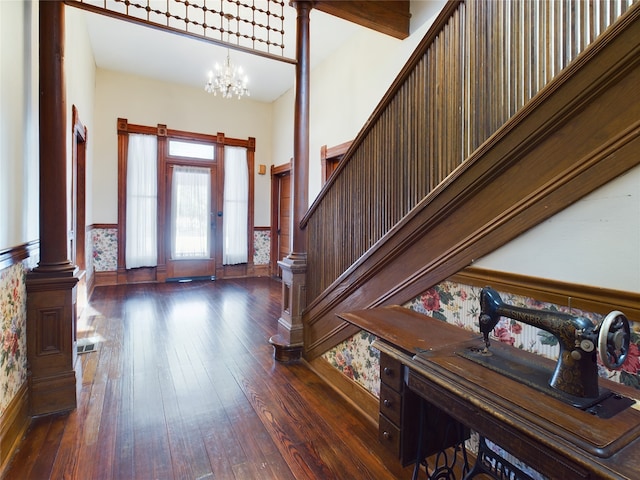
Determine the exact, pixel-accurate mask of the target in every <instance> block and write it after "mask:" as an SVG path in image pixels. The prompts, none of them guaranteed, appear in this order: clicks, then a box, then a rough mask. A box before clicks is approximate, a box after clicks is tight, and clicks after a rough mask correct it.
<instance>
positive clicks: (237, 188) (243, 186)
mask: <svg viewBox="0 0 640 480" xmlns="http://www.w3.org/2000/svg"><path fill="white" fill-rule="evenodd" d="M248 216H249V171H248V168H247V149H246V148H242V147H224V216H223V217H222V234H223V237H224V240H223V248H222V263H223V264H225V265H235V264H238V263H246V262H247V253H248V252H247V245H248V232H247V223H248V222H247V220H248Z"/></svg>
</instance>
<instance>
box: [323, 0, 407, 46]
mask: <svg viewBox="0 0 640 480" xmlns="http://www.w3.org/2000/svg"><path fill="white" fill-rule="evenodd" d="M313 6H314V8H315V9H317V10H320V11H322V12H324V13H328V14H330V15H334V16H336V17H338V18H342V19H344V20H348V21H350V22H353V23H357V24H358V25H362V26H363V27H367V28H370V29H372V30H375V31H377V32H380V33H384V34H386V35H390V36H392V37H395V38H399V39H400V40H404V39H405V38H407V37H408V36H409V21H410V19H411V13H410V11H409V2H408V1H404V0H394V1H375V2H371V1H363V0H359V1H357V0H356V1H354V0H343V1H340V2H336V1H335V0H334V1H329V0H316V1H314V5H313Z"/></svg>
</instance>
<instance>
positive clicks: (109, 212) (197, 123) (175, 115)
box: [91, 69, 273, 227]
mask: <svg viewBox="0 0 640 480" xmlns="http://www.w3.org/2000/svg"><path fill="white" fill-rule="evenodd" d="M119 117H121V118H126V119H127V120H128V121H129V123H132V124H137V125H147V126H155V125H157V124H164V125H166V126H167V127H168V128H170V129H175V130H183V131H190V132H196V133H206V134H213V135H215V134H216V133H217V132H223V133H224V134H225V135H226V136H227V137H233V138H248V137H255V139H256V155H255V165H256V168H255V170H256V175H255V217H254V222H255V226H257V227H260V226H268V225H269V224H270V217H269V211H270V210H269V198H270V177H269V175H258V174H257V171H258V167H257V166H258V165H259V164H265V165H271V152H272V144H271V142H272V135H273V131H272V107H271V105H270V104H265V103H261V102H255V101H252V100H249V99H242V101H238V100H237V99H223V98H220V97H214V96H213V95H210V94H207V93H206V92H205V91H204V90H203V89H196V88H189V87H184V86H181V85H176V84H168V83H163V82H158V81H154V80H150V79H146V78H142V77H135V76H131V75H126V74H122V73H119V72H114V71H108V70H103V69H98V70H97V71H96V101H95V135H94V136H93V137H92V138H94V139H95V143H94V172H93V184H92V185H91V189H92V190H93V218H94V221H95V222H96V223H117V220H118V155H117V145H118V144H117V130H116V122H117V119H118V118H119Z"/></svg>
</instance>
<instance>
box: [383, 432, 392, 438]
mask: <svg viewBox="0 0 640 480" xmlns="http://www.w3.org/2000/svg"><path fill="white" fill-rule="evenodd" d="M382 437H383V438H384V439H385V440H389V439H390V438H391V434H390V433H389V432H387V431H386V430H385V431H384V432H382Z"/></svg>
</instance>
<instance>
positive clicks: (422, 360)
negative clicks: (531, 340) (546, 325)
mask: <svg viewBox="0 0 640 480" xmlns="http://www.w3.org/2000/svg"><path fill="white" fill-rule="evenodd" d="M338 316H339V317H340V318H342V319H343V320H345V321H347V322H349V323H351V324H353V325H356V326H358V327H359V328H361V329H363V330H366V331H368V332H370V333H372V334H373V335H375V336H376V337H377V340H376V341H375V343H374V346H375V347H376V348H378V349H379V350H380V352H381V362H380V363H381V373H380V375H381V379H382V382H383V384H382V386H381V406H380V408H381V415H380V419H381V423H380V430H381V435H380V440H381V441H382V442H384V441H390V445H391V448H394V449H397V452H396V453H397V454H398V456H399V458H400V459H401V460H403V461H404V462H405V463H406V462H407V459H408V458H409V457H408V455H409V456H410V455H411V454H412V453H409V454H407V452H415V449H416V446H415V445H414V443H415V441H416V440H415V434H414V433H411V435H403V429H404V430H410V429H411V428H412V427H411V426H412V425H415V423H416V418H417V415H418V413H417V412H416V407H415V402H406V401H403V400H402V396H407V395H409V394H411V395H413V394H417V395H418V396H419V397H420V398H422V399H424V400H426V403H424V402H423V404H426V405H429V406H430V407H428V408H434V409H438V410H439V411H442V412H445V413H446V414H448V416H450V417H452V418H454V419H455V420H457V421H458V422H460V423H461V424H463V425H465V426H467V427H469V428H470V429H472V430H474V431H476V432H478V433H479V434H480V435H481V436H484V437H486V438H487V439H489V440H491V441H493V442H495V443H496V444H498V445H500V446H501V447H502V448H504V449H505V450H507V451H508V452H510V453H511V454H512V455H513V456H515V457H516V458H518V459H520V460H521V461H523V462H525V463H526V464H527V465H529V466H530V467H532V468H534V469H535V470H536V471H538V472H540V473H541V474H543V475H545V476H547V477H548V478H551V479H572V480H573V479H596V478H606V479H629V480H630V479H633V480H638V479H640V411H639V410H638V409H639V408H640V391H638V390H635V389H631V388H628V387H626V386H624V385H620V384H617V383H615V382H612V381H608V380H606V379H599V382H600V387H601V388H602V387H606V388H607V389H609V390H611V391H612V392H614V393H616V394H620V395H621V396H623V397H625V398H626V399H632V400H633V399H635V400H636V403H635V404H634V405H633V406H631V407H629V408H626V409H624V410H623V411H621V412H620V413H617V414H616V415H614V416H613V417H612V418H607V419H603V418H599V417H598V416H595V415H593V414H591V413H588V412H586V411H583V410H580V409H578V408H576V407H573V406H572V405H569V404H567V403H565V402H563V401H560V400H558V399H556V398H553V397H552V396H549V395H547V394H545V393H543V392H540V391H538V390H536V389H534V388H531V387H530V386H527V385H526V384H524V383H521V382H518V381H516V380H512V379H510V378H507V377H505V376H504V375H501V374H500V373H498V372H496V371H493V370H491V369H489V368H486V367H485V366H483V365H479V364H477V363H475V362H473V361H471V360H469V359H467V358H464V357H462V356H460V355H459V352H461V351H462V350H464V349H467V348H469V346H472V345H476V346H481V345H482V344H483V342H482V337H481V336H480V335H479V334H476V333H473V332H469V331H466V330H464V329H462V328H459V327H456V326H454V325H450V324H448V323H446V322H443V321H440V320H436V319H434V318H431V317H428V316H426V315H422V314H419V313H416V312H413V311H411V310H409V309H406V308H403V307H400V306H389V307H380V308H373V309H367V310H359V311H354V312H349V313H344V314H339V315H338ZM496 343H497V342H493V343H492V347H491V348H492V349H493V348H510V349H512V350H513V354H514V355H516V356H523V357H526V356H531V355H533V354H531V353H528V352H524V351H522V350H519V349H516V348H514V347H511V346H504V345H502V346H497V345H495V344H496ZM418 353H419V354H420V355H419V356H418V355H416V354H418ZM536 357H537V358H541V357H538V356H536ZM538 361H541V362H547V363H548V364H549V374H551V372H552V370H553V367H554V366H555V362H553V361H550V360H548V361H547V359H540V360H538ZM389 365H391V367H390V366H389ZM393 365H396V366H397V368H399V369H400V370H397V371H394V368H393ZM387 376H388V377H389V378H390V379H394V378H395V379H396V380H399V381H402V383H403V385H402V387H400V386H398V387H397V393H396V392H395V391H394V389H395V388H396V387H391V388H388V387H386V385H385V384H386V383H389V384H390V385H392V384H393V381H389V380H388V379H386V378H385V377H387ZM386 390H389V391H390V394H392V395H399V396H400V397H399V401H400V404H401V405H402V409H401V410H398V407H397V405H396V403H397V402H392V401H389V400H388V399H386V397H385V396H386V393H385V392H386ZM383 397H385V398H383ZM391 398H393V397H391ZM393 410H398V411H397V412H395V413H394V411H393ZM389 418H391V419H392V420H391V421H389ZM396 422H397V425H396V426H394V423H396ZM387 423H390V424H391V426H390V427H388V426H387V425H386V424H387ZM383 424H384V425H383ZM391 428H396V429H397V431H396V430H391ZM414 430H415V428H414ZM389 432H391V433H389Z"/></svg>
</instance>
